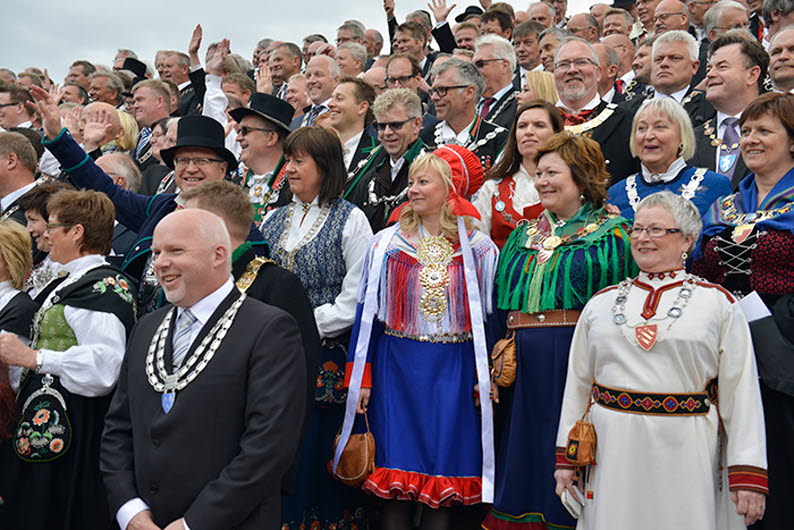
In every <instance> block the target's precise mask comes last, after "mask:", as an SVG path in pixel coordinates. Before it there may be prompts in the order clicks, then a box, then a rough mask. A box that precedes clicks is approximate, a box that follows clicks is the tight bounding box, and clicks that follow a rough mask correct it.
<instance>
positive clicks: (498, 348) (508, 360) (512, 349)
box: [491, 330, 517, 387]
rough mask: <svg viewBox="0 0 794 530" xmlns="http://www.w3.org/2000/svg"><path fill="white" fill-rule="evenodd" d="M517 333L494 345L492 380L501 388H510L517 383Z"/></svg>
mask: <svg viewBox="0 0 794 530" xmlns="http://www.w3.org/2000/svg"><path fill="white" fill-rule="evenodd" d="M516 366H517V361H516V332H515V330H511V331H510V334H509V335H508V336H507V337H505V338H504V339H502V340H499V341H497V342H496V344H494V347H493V350H492V351H491V378H492V379H493V381H494V383H496V384H497V385H498V386H501V387H508V386H510V385H512V384H513V383H515V381H516Z"/></svg>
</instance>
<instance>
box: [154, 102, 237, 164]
mask: <svg viewBox="0 0 794 530" xmlns="http://www.w3.org/2000/svg"><path fill="white" fill-rule="evenodd" d="M225 137H226V134H225V133H224V131H223V126H222V125H221V124H220V123H218V122H217V121H215V120H214V119H212V118H208V117H206V116H184V117H182V118H179V123H177V126H176V144H175V145H174V147H170V148H168V149H163V150H162V151H160V158H162V159H163V162H164V163H165V165H166V166H168V167H170V168H171V169H174V155H176V152H177V150H178V149H179V148H180V147H204V148H207V149H212V150H213V151H215V152H216V153H218V155H219V156H220V157H222V158H223V160H224V161H225V162H227V163H228V164H229V167H228V171H232V170H234V169H236V168H237V158H236V157H235V156H234V154H233V153H232V152H231V151H229V150H228V149H226V146H225V144H224V139H225Z"/></svg>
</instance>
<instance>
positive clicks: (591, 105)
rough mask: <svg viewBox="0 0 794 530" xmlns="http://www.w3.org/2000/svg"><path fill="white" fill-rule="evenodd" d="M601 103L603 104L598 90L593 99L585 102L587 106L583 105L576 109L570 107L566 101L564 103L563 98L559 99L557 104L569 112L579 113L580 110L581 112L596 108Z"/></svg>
mask: <svg viewBox="0 0 794 530" xmlns="http://www.w3.org/2000/svg"><path fill="white" fill-rule="evenodd" d="M600 104H601V96H599V95H598V92H596V95H595V96H593V99H591V100H590V101H588V102H587V104H585V106H584V107H582V108H581V109H578V110H574V109H572V108H570V107H568V105H566V104H565V103H563V102H562V100H561V99H560V100H558V101H557V105H556V106H557V107H562V108H563V109H565V110H566V111H568V112H572V113H578V112H581V111H583V110H590V109H594V108H596V107H597V106H599V105H600Z"/></svg>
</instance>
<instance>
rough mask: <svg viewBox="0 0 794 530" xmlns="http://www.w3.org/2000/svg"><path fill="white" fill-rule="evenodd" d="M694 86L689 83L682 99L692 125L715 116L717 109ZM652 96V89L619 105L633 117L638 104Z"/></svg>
mask: <svg viewBox="0 0 794 530" xmlns="http://www.w3.org/2000/svg"><path fill="white" fill-rule="evenodd" d="M694 87H695V85H694V84H692V85H690V87H689V90H688V91H687V95H686V96H685V97H684V99H683V101H686V103H684V110H685V111H686V113H687V114H689V120H690V121H691V122H692V127H697V126H698V125H700V124H701V123H703V122H705V121H706V120H710V119H712V118H713V117H714V116H716V115H717V111H716V110H715V109H714V107H713V106H712V104H711V103H709V102H708V101H707V100H706V94H705V92H703V91H701V90H695V89H694ZM653 97H654V94H653V91H650V92H649V93H648V94H646V95H645V96H644V97H642V96H638V97H635V98H633V99H631V100H627V101H624V102H623V103H621V104H620V106H621V107H622V108H624V109H625V110H627V111H628V112H629V113H630V114H631V116H632V118H633V117H634V115H635V114H636V113H637V111H638V110H639V109H640V105H642V103H643V102H644V101H645V100H646V99H650V98H653ZM629 125H631V122H629Z"/></svg>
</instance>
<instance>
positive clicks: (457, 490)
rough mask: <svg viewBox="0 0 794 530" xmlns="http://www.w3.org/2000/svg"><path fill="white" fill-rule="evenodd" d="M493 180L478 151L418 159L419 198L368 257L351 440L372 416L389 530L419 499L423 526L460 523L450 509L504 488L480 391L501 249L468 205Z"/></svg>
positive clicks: (405, 523)
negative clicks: (496, 483) (476, 225)
mask: <svg viewBox="0 0 794 530" xmlns="http://www.w3.org/2000/svg"><path fill="white" fill-rule="evenodd" d="M482 179H483V170H482V166H481V165H480V162H479V160H478V159H477V156H476V155H474V154H473V153H472V152H471V151H468V150H467V149H465V148H463V147H460V146H444V147H441V148H439V149H437V150H436V151H434V152H433V153H429V154H424V155H422V156H420V157H419V158H417V159H416V161H414V163H413V164H411V170H410V173H409V182H410V187H409V192H408V197H409V202H408V203H406V204H405V205H403V206H402V207H401V208H400V209H399V210H398V211H396V212H395V213H394V215H393V217H392V220H394V221H397V224H395V225H393V226H392V227H390V228H387V229H385V230H383V231H381V232H379V233H378V235H377V236H375V238H373V241H372V244H371V245H370V247H369V252H368V254H367V259H366V261H365V268H364V270H363V274H364V276H363V278H362V289H361V291H360V293H359V306H358V312H357V313H358V314H357V319H356V326H355V327H354V333H353V339H352V340H351V348H354V349H353V351H351V354H350V355H349V356H348V361H349V363H350V364H349V366H350V365H352V366H353V367H354V368H353V370H352V372H351V377H355V378H356V380H355V382H354V383H351V386H350V394H349V397H348V402H347V415H346V421H345V428H344V429H343V432H344V434H343V438H344V436H346V435H347V434H349V433H350V432H351V431H352V428H353V420H354V418H355V413H356V412H357V413H359V414H363V413H365V412H366V413H368V422H369V425H371V428H372V432H373V435H374V437H375V443H376V447H377V448H376V453H375V465H376V468H375V470H374V472H373V473H372V474H371V475H369V477H368V478H367V480H366V482H364V484H363V486H362V488H363V489H364V490H365V491H367V492H369V493H371V494H373V495H375V496H377V497H380V498H382V499H386V502H385V503H383V510H382V513H383V525H382V528H384V530H403V529H409V528H411V527H412V524H411V519H412V513H413V511H414V508H415V504H414V503H419V504H420V505H423V506H422V509H423V511H422V525H421V528H422V529H425V530H431V529H432V530H437V529H438V530H440V529H445V528H450V512H449V510H448V509H447V508H448V507H449V506H454V505H472V504H477V503H480V502H488V501H489V500H490V499H489V498H488V497H489V496H491V495H492V493H493V440H492V437H491V403H490V400H489V399H488V397H486V395H487V394H483V398H482V400H481V399H480V396H479V392H478V391H477V390H475V395H474V396H473V395H472V389H473V388H472V387H473V386H474V385H475V384H476V383H478V382H479V383H480V384H479V386H478V387H477V388H480V389H483V392H488V387H489V386H490V383H489V375H488V358H487V355H488V354H487V349H486V345H485V334H484V319H485V317H486V315H487V314H488V313H490V308H491V290H492V288H493V273H494V269H495V265H496V256H497V250H496V247H495V246H494V244H493V242H491V240H490V239H488V237H486V236H485V235H484V234H483V233H482V232H479V231H477V230H474V229H472V217H477V215H478V214H477V210H476V209H475V208H474V206H473V205H472V204H471V203H469V202H468V201H467V200H465V199H464V198H463V197H466V196H468V195H471V194H472V193H473V192H474V191H476V189H477V188H478V187H479V186H480V185H481V184H482ZM366 315H375V322H372V320H370V321H369V324H367V323H366V322H367V317H366ZM370 318H372V317H370ZM370 324H371V325H370ZM356 369H358V371H356ZM355 374H359V375H355ZM359 389H360V392H359ZM480 404H482V412H481V413H480V411H478V407H479V406H480ZM360 423H361V424H362V425H363V423H364V421H363V418H360ZM343 443H344V442H343V441H340V444H339V447H340V449H337V452H339V451H340V450H341V447H344V445H343ZM405 501H411V502H405Z"/></svg>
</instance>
